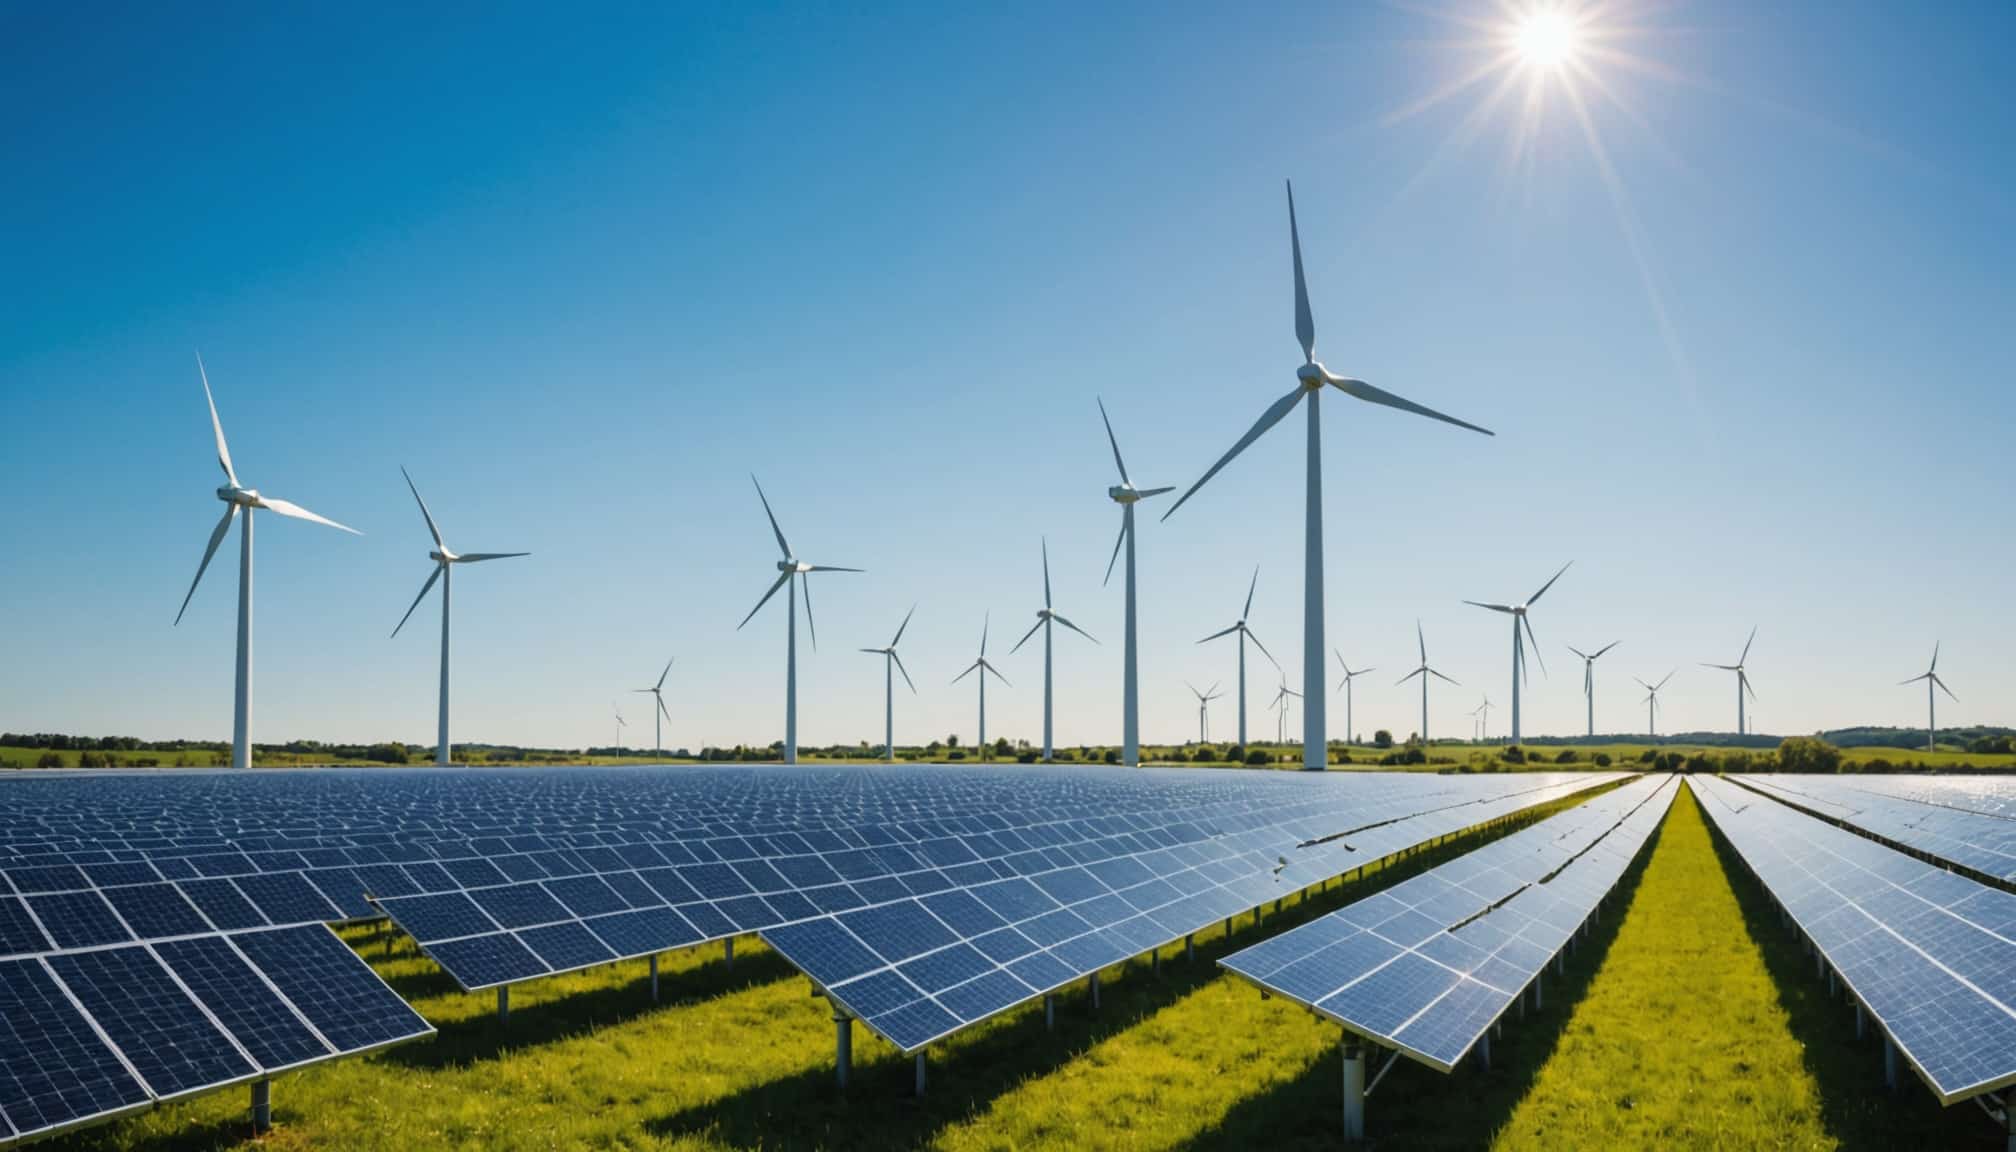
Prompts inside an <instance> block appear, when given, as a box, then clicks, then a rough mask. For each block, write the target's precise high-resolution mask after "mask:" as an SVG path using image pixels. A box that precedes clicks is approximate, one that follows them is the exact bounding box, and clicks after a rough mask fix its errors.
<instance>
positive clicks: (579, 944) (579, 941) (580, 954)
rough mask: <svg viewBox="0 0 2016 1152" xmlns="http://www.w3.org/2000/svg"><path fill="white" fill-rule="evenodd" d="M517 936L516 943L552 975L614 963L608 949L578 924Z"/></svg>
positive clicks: (552, 926)
mask: <svg viewBox="0 0 2016 1152" xmlns="http://www.w3.org/2000/svg"><path fill="white" fill-rule="evenodd" d="M517 936H518V940H519V942H520V943H522V944H524V945H525V946H526V947H527V948H530V949H531V950H532V951H533V952H534V953H536V954H537V955H538V957H539V958H540V959H541V960H544V961H545V962H546V966H547V967H549V968H551V969H553V970H554V971H555V972H564V971H566V970H568V969H570V968H586V967H587V966H589V965H590V964H606V963H608V962H609V961H611V960H614V959H616V954H615V953H614V952H612V951H610V950H609V946H608V945H607V944H604V943H603V942H602V941H601V940H600V939H598V938H596V936H595V934H594V933H593V932H590V931H589V930H588V928H587V927H586V926H585V925H583V924H582V923H581V922H580V921H578V920H569V921H567V922H565V923H562V924H548V925H546V926H544V927H542V928H525V929H522V930H520V931H519V932H518V933H517Z"/></svg>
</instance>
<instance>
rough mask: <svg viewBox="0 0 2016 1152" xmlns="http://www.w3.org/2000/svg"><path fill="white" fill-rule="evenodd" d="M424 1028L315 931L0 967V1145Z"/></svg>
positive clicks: (97, 952) (184, 942)
mask: <svg viewBox="0 0 2016 1152" xmlns="http://www.w3.org/2000/svg"><path fill="white" fill-rule="evenodd" d="M432 1031H433V1029H432V1028H431V1027H430V1026H429V1025H428V1024H427V1022H426V1021H425V1020H422V1019H421V1018H420V1017H419V1015H418V1014H416V1013H415V1012H414V1011H413V1010H412V1009H411V1008H409V1007H408V1006H407V1005H406V1003H405V1002H404V1001H403V1000H401V999H399V997H398V996H397V995H396V994H395V993H393V991H392V990H391V989H390V988H389V987H387V986H386V985H385V983H384V981H382V980H380V979H379V978H378V976H377V974H376V973H374V972H373V971H372V970H371V968H370V967H369V966H368V965H366V964H365V963H364V962H363V961H362V960H360V959H358V958H357V956H356V954H355V953H353V952H351V951H350V949H349V948H347V947H345V946H344V944H343V942H342V941H340V940H338V939H336V937H335V935H334V934H333V933H331V932H330V931H329V930H328V929H327V928H324V927H321V926H319V925H306V926H298V927H292V928H268V929H259V930H255V931H250V932H242V933H233V934H229V935H217V934H213V935H207V936H192V937H186V938H182V939H177V940H171V941H164V942H161V943H159V944H125V945H119V946H114V947H109V948H93V949H89V950H84V951H72V952H55V953H51V954H48V955H44V956H37V957H29V958H21V959H10V960H0V1141H6V1140H15V1139H21V1138H25V1137H29V1136H40V1135H47V1134H49V1133H52V1132H58V1131H62V1130H65V1129H68V1128H73V1127H77V1126H80V1125H83V1124H89V1123H93V1122H96V1121H100V1120H105V1119H109V1118H111V1117H113V1116H117V1115H121V1114H123V1113H126V1112H130V1111H135V1110H138V1109H141V1108H145V1107H148V1106H149V1105H151V1104H153V1103H156V1102H159V1101H166V1100H172V1099H176V1098H179V1097H183V1096H187V1095H190V1094H192V1093H196V1092H204V1091H209V1090H211V1089H215V1088H222V1087H226V1086H229V1085H231V1084H236V1083H240V1082H244V1081H248V1080H255V1079H260V1078H263V1077H267V1076H271V1075H273V1074H274V1073H276V1072H282V1071H286V1070H287V1069H290V1068H296V1067H300V1066H301V1065H304V1064H309V1063H314V1062H316V1061H320V1060H328V1059H333V1058H335V1057H338V1056H345V1055H354V1054H357V1053H360V1052H367V1051H371V1050H373V1049H376V1048H381V1047H384V1046H386V1045H389V1044H396V1043H399V1042H401V1041H404V1040H411V1039H414V1038H416V1037H420V1036H425V1035H428V1034H430V1033H432Z"/></svg>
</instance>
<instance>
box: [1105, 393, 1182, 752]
mask: <svg viewBox="0 0 2016 1152" xmlns="http://www.w3.org/2000/svg"><path fill="white" fill-rule="evenodd" d="M1099 419H1100V421H1101V422H1102V423H1104V424H1105V425H1106V442H1107V443H1108V444H1111V445H1112V446H1113V463H1114V465H1115V466H1116V467H1118V468H1119V469H1120V483H1118V484H1115V485H1114V486H1112V487H1111V488H1108V489H1106V495H1107V496H1108V497H1110V498H1111V499H1112V501H1113V502H1114V503H1115V504H1118V505H1120V537H1119V539H1117V540H1115V541H1113V555H1112V557H1111V558H1110V559H1108V560H1107V561H1106V582H1107V583H1111V582H1112V580H1113V562H1114V561H1115V560H1118V559H1119V558H1120V548H1121V546H1122V545H1125V546H1126V548H1127V614H1126V620H1127V638H1126V641H1125V642H1124V644H1123V645H1122V647H1123V648H1124V650H1125V654H1124V656H1123V657H1122V669H1121V674H1120V763H1122V764H1124V765H1126V766H1127V767H1129V768H1135V767H1139V766H1140V764H1141V676H1140V672H1139V665H1138V663H1137V659H1136V655H1137V653H1136V644H1135V639H1134V615H1135V613H1134V505H1136V504H1138V503H1140V502H1141V501H1143V500H1146V499H1148V498H1149V497H1150V496H1160V495H1162V494H1163V493H1164V492H1172V491H1174V490H1175V489H1174V488H1173V487H1172V488H1136V487H1134V482H1133V481H1132V480H1129V479H1128V478H1127V462H1126V461H1125V460H1122V459H1121V458H1120V441H1119V439H1118V438H1116V437H1115V436H1114V435H1113V421H1112V420H1111V419H1109V418H1108V417H1107V415H1106V401H1104V400H1100V401H1099Z"/></svg>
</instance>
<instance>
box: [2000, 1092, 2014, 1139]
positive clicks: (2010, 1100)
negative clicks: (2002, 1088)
mask: <svg viewBox="0 0 2016 1152" xmlns="http://www.w3.org/2000/svg"><path fill="white" fill-rule="evenodd" d="M2002 1130H2003V1132H2004V1133H2005V1135H2004V1136H2003V1139H2002V1147H2003V1148H2004V1149H2005V1150H2006V1152H2016V1092H2004V1093H2002Z"/></svg>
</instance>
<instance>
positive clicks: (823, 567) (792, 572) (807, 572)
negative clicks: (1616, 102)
mask: <svg viewBox="0 0 2016 1152" xmlns="http://www.w3.org/2000/svg"><path fill="white" fill-rule="evenodd" d="M749 482H750V483H751V484H755V485H756V498H757V499H758V500H761V501H762V502H763V515H765V516H767V517H769V518H770V532H771V534H772V535H774V536H776V537H777V548H778V550H779V551H781V552H782V553H783V554H784V557H783V559H781V560H779V561H777V582H776V583H775V584H772V585H770V590H769V591H768V592H765V593H763V598H762V599H761V600H758V601H757V602H756V607H754V608H751V609H750V610H749V615H747V616H744V617H743V618H742V624H737V625H736V626H735V630H736V631H738V632H739V631H741V630H742V625H743V624H747V623H749V621H751V620H753V619H755V618H756V613H758V612H761V611H762V610H763V605H765V604H768V603H769V602H770V598H771V597H772V596H775V595H777V590H778V589H779V588H783V587H784V586H785V585H787V584H790V583H792V582H793V581H794V580H796V581H798V582H799V583H800V585H801V586H802V587H803V588H804V590H805V627H806V628H807V630H809V631H810V632H811V634H812V648H813V650H814V651H817V650H818V648H819V625H818V622H817V621H815V620H813V619H812V580H811V575H812V573H814V572H859V571H861V569H859V568H836V567H834V566H832V565H830V564H803V563H800V562H799V560H798V557H797V556H795V555H793V554H792V552H791V545H790V544H789V543H787V542H786V541H785V539H784V530H783V529H782V528H779V527H778V526H777V514H776V513H774V512H772V511H770V498H769V497H768V496H765V495H764V494H763V485H762V484H760V483H757V480H756V477H754V476H751V477H749ZM784 603H785V606H786V608H787V611H786V613H785V617H784V636H785V641H784V763H786V764H796V763H797V762H798V599H797V597H796V596H794V595H792V594H791V593H789V592H787V593H786V594H785V596H784Z"/></svg>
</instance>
